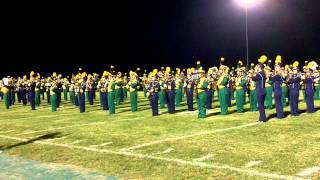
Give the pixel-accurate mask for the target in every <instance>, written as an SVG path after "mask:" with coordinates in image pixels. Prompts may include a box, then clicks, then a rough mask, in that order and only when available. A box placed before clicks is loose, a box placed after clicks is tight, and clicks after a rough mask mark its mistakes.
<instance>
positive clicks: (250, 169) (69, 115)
mask: <svg viewBox="0 0 320 180" xmlns="http://www.w3.org/2000/svg"><path fill="white" fill-rule="evenodd" d="M300 98H301V100H300V104H299V109H300V111H301V115H300V116H298V117H291V116H290V115H289V114H290V108H289V107H285V113H286V115H287V116H288V117H287V118H285V119H283V120H278V119H276V118H275V109H272V110H266V112H267V115H268V117H269V121H268V123H265V124H259V123H258V122H257V120H258V116H259V114H258V112H249V110H248V109H249V104H248V103H247V104H246V106H245V109H246V112H245V113H236V112H235V106H232V107H231V108H229V112H230V115H227V116H222V115H219V113H220V109H219V107H218V105H219V103H218V102H217V97H215V101H214V109H212V110H209V111H207V115H208V117H207V118H206V119H205V120H199V119H198V118H197V113H198V112H197V111H194V112H188V111H187V107H186V101H185V98H184V101H183V105H182V106H181V107H179V108H177V109H176V111H177V112H176V114H168V113H167V109H161V110H160V111H161V115H160V116H158V117H152V116H151V114H152V113H151V109H150V105H149V101H148V99H147V98H144V97H143V95H142V94H139V98H138V99H139V102H138V108H139V109H138V110H139V111H138V112H135V113H133V112H131V110H130V102H129V101H128V100H127V101H125V102H124V103H122V104H121V105H120V106H118V107H116V114H115V115H112V116H110V115H109V114H108V112H107V111H103V110H102V108H101V107H100V104H99V98H98V97H97V99H96V101H95V104H94V105H93V106H90V105H89V104H87V105H86V112H85V113H83V114H80V113H79V109H78V108H77V107H74V106H72V105H70V102H69V101H64V100H63V98H62V107H61V108H59V110H58V111H57V112H51V106H49V105H48V104H47V103H46V102H42V104H41V107H40V108H39V109H38V110H36V111H31V110H30V106H22V105H21V104H17V105H14V106H13V107H12V108H10V109H9V110H6V109H5V108H4V105H3V101H2V102H1V103H0V124H1V126H0V149H1V150H2V151H3V152H2V153H1V154H2V155H6V156H9V157H12V158H22V159H26V160H36V161H37V162H41V163H45V164H51V163H54V164H59V165H63V166H68V167H71V168H72V169H75V170H79V171H86V172H97V173H99V174H102V175H105V176H112V177H115V178H119V179H319V178H320V101H319V100H318V101H315V106H316V108H317V112H316V113H313V114H308V113H306V105H305V102H304V101H303V99H302V96H300ZM234 103H235V102H233V104H234ZM195 106H196V105H195ZM1 173H2V175H3V176H8V177H10V174H9V175H8V174H5V173H4V172H1V170H0V176H1ZM10 173H14V172H10ZM17 173H19V172H17ZM99 178H101V177H100V176H97V179H99ZM22 179H23V178H22Z"/></svg>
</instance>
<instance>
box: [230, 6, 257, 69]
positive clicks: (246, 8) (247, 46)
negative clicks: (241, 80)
mask: <svg viewBox="0 0 320 180" xmlns="http://www.w3.org/2000/svg"><path fill="white" fill-rule="evenodd" d="M235 2H236V3H237V4H238V5H239V6H240V7H243V8H244V9H245V16H246V22H245V23H246V60H247V66H246V67H247V69H248V68H249V36H248V9H249V8H251V7H254V6H256V5H258V4H259V3H261V2H262V0H235Z"/></svg>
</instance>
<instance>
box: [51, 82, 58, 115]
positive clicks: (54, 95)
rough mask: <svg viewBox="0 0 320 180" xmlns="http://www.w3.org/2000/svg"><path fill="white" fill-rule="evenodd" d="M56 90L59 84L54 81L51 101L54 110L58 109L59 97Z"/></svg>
mask: <svg viewBox="0 0 320 180" xmlns="http://www.w3.org/2000/svg"><path fill="white" fill-rule="evenodd" d="M56 91H57V85H56V82H53V83H52V86H51V87H50V102H51V111H52V112H55V111H57V104H58V99H57V94H56Z"/></svg>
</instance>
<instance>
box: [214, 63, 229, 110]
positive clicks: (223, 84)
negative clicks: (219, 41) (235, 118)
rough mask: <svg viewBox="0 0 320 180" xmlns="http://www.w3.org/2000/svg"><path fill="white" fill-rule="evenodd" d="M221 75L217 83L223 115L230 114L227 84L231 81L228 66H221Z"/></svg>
mask: <svg viewBox="0 0 320 180" xmlns="http://www.w3.org/2000/svg"><path fill="white" fill-rule="evenodd" d="M220 73H221V74H220V77H219V79H218V82H217V85H218V88H219V102H220V109H221V115H227V114H228V93H227V85H228V82H229V76H228V74H229V68H228V67H227V66H224V65H221V66H220Z"/></svg>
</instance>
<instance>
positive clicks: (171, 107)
mask: <svg viewBox="0 0 320 180" xmlns="http://www.w3.org/2000/svg"><path fill="white" fill-rule="evenodd" d="M175 87H176V85H175V81H174V77H173V76H172V75H170V67H167V68H166V82H165V88H166V89H167V91H168V94H167V103H168V112H169V114H174V113H175V104H174V103H175Z"/></svg>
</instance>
